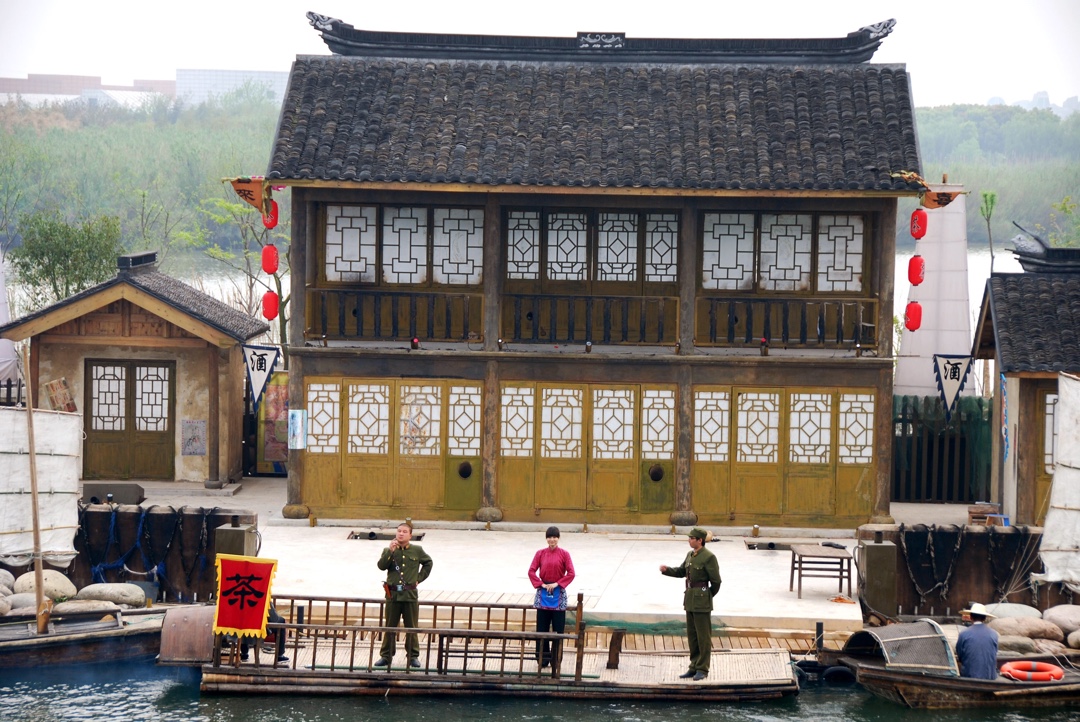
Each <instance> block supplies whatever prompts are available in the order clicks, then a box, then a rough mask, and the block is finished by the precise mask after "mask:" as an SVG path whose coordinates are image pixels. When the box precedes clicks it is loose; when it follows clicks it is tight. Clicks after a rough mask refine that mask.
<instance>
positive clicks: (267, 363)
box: [241, 344, 281, 413]
mask: <svg viewBox="0 0 1080 722" xmlns="http://www.w3.org/2000/svg"><path fill="white" fill-rule="evenodd" d="M241 348H242V349H244V365H245V366H247V376H248V386H250V387H251V407H252V410H253V411H254V412H255V413H258V412H259V399H261V398H262V395H263V391H265V390H266V382H267V381H269V380H270V374H271V373H273V371H274V366H276V365H277V362H278V359H279V358H280V357H281V351H280V349H278V347H277V346H248V345H247V344H244V345H242V346H241Z"/></svg>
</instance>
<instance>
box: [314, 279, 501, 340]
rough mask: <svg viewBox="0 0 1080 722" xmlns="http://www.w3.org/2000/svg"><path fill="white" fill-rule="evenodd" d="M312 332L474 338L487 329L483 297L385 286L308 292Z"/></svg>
mask: <svg viewBox="0 0 1080 722" xmlns="http://www.w3.org/2000/svg"><path fill="white" fill-rule="evenodd" d="M307 313H308V316H307V328H308V329H310V331H309V333H310V334H312V335H314V336H316V337H321V336H325V337H326V338H332V339H360V340H367V341H377V340H405V339H410V338H413V337H419V338H422V339H425V340H429V339H430V340H439V341H470V340H475V339H477V338H479V337H480V336H482V335H483V333H484V316H483V314H484V296H483V294H480V293H447V292H430V291H428V292H423V291H384V290H371V289H363V290H341V291H337V290H334V291H331V290H317V289H312V290H309V291H308V308H307Z"/></svg>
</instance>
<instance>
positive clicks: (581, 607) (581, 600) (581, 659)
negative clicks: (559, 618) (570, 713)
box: [574, 592, 585, 682]
mask: <svg viewBox="0 0 1080 722" xmlns="http://www.w3.org/2000/svg"><path fill="white" fill-rule="evenodd" d="M584 614H585V595H584V594H582V593H581V592H578V595H577V612H576V615H575V616H576V621H575V623H574V629H575V630H576V631H577V641H575V642H574V644H575V645H576V646H577V663H576V664H575V665H574V681H575V682H580V681H581V669H582V666H583V665H584V664H585V622H584V621H582V616H583V615H584Z"/></svg>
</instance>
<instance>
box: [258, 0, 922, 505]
mask: <svg viewBox="0 0 1080 722" xmlns="http://www.w3.org/2000/svg"><path fill="white" fill-rule="evenodd" d="M309 18H310V19H311V22H312V24H313V25H314V26H315V28H316V29H317V30H318V31H320V32H321V33H322V36H323V38H324V40H325V41H326V42H327V44H328V45H329V46H330V48H331V49H332V50H333V51H334V52H335V53H336V54H335V55H332V56H301V57H298V58H297V60H296V62H295V64H294V65H293V68H292V73H291V77H290V81H289V88H288V92H287V96H286V99H285V102H284V104H283V107H282V113H281V119H280V123H279V127H278V133H277V137H276V141H275V144H274V147H273V152H272V157H271V161H270V166H269V169H268V172H267V179H268V180H269V181H271V182H273V183H275V184H284V185H288V186H291V188H292V199H293V200H292V202H293V209H292V211H293V213H292V218H293V226H292V247H291V252H290V262H291V266H292V304H293V308H292V317H291V339H292V344H293V345H292V347H291V348H290V353H291V354H292V355H291V363H292V366H291V370H290V404H291V408H293V409H304V410H306V411H307V414H308V429H307V438H306V448H305V449H302V450H294V451H292V452H291V453H290V471H289V473H290V479H289V504H288V505H287V506H286V508H285V510H284V513H285V515H286V516H292V517H304V516H308V515H309V514H310V515H312V516H315V517H338V518H401V517H404V516H411V517H414V518H417V519H447V520H467V519H479V520H489V521H497V520H517V521H540V522H548V521H558V522H567V523H569V522H580V523H593V524H595V523H624V524H625V523H629V524H665V525H666V524H690V523H708V524H714V525H719V524H752V523H759V524H775V525H783V524H789V525H800V526H855V525H858V524H861V523H865V522H866V521H868V520H870V519H871V518H876V519H880V520H886V519H887V517H888V512H889V501H888V500H889V495H888V489H889V479H890V469H891V438H892V431H891V428H890V420H891V406H892V368H893V360H892V328H893V325H892V319H893V280H892V279H893V266H894V240H895V239H894V233H895V226H896V208H897V197H899V196H902V195H912V194H914V192H915V191H916V190H917V188H916V187H915V186H913V185H909V184H908V183H906V182H903V181H902V180H900V179H898V178H896V177H894V176H892V175H891V173H892V172H894V171H900V170H912V171H919V156H918V150H917V146H916V135H915V123H914V113H913V109H912V103H911V92H910V86H909V79H908V76H907V73H906V71H905V69H904V67H903V66H901V65H874V64H868V63H867V62H865V61H867V60H868V59H869V58H870V56H871V55H872V54H873V52H874V50H875V49H876V48H877V46H878V45H879V44H880V42H881V40H882V38H883V37H884V36H886V35H887V34H888V33H889V32H890V30H891V28H892V21H889V22H887V23H882V24H881V25H879V26H873V27H869V28H864V29H862V30H859V31H857V32H854V33H851V34H849V35H848V36H846V37H843V38H837V39H813V40H664V39H636V38H627V37H624V36H623V35H621V34H602V33H597V34H589V33H582V34H579V35H578V37H576V38H528V37H491V36H465V35H428V34H413V33H390V32H367V31H362V30H357V29H354V28H353V27H352V26H350V25H347V24H345V23H342V22H341V21H339V20H334V19H330V18H326V17H322V16H318V15H314V14H309Z"/></svg>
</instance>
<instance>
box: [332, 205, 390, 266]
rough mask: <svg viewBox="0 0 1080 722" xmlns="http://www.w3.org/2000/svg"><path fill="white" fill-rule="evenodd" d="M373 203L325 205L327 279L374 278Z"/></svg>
mask: <svg viewBox="0 0 1080 722" xmlns="http://www.w3.org/2000/svg"><path fill="white" fill-rule="evenodd" d="M376 215H377V214H376V208H375V206H327V207H326V280H327V281H344V282H349V283H374V282H375V251H376V247H377V245H378V233H377V228H376V224H375V218H376Z"/></svg>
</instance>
